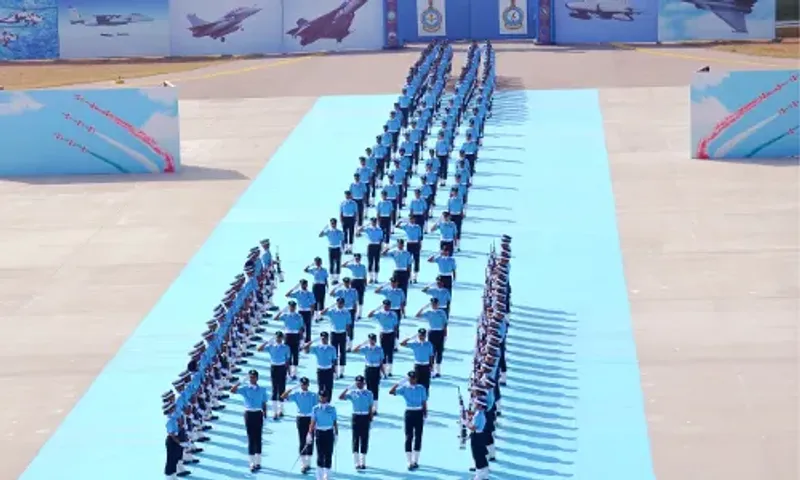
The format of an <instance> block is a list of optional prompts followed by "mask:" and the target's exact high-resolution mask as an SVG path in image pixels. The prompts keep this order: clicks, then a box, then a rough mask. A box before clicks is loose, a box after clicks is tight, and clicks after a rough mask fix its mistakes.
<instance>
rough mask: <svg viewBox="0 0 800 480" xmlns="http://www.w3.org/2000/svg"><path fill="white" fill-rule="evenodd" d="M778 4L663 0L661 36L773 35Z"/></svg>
mask: <svg viewBox="0 0 800 480" xmlns="http://www.w3.org/2000/svg"><path fill="white" fill-rule="evenodd" d="M795 1H796V0H795ZM775 8H776V4H775V0H660V13H659V17H658V39H659V40H660V41H662V42H674V41H682V40H762V39H764V40H769V39H773V38H775Z"/></svg>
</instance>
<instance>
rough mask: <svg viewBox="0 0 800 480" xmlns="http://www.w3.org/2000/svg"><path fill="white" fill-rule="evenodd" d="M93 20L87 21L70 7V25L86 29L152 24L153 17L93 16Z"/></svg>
mask: <svg viewBox="0 0 800 480" xmlns="http://www.w3.org/2000/svg"><path fill="white" fill-rule="evenodd" d="M91 17H93V18H91V19H88V20H87V19H85V18H83V17H82V16H81V14H80V12H78V9H77V8H74V7H69V23H70V24H71V25H83V26H85V27H119V26H122V25H130V24H131V23H141V22H152V21H153V17H148V16H147V15H142V14H141V13H130V14H126V15H120V14H102V15H91Z"/></svg>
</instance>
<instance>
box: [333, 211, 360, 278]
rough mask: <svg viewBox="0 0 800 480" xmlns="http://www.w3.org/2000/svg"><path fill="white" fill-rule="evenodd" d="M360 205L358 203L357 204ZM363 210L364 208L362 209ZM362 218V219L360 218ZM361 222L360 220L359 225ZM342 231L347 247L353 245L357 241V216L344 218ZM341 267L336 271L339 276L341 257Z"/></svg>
mask: <svg viewBox="0 0 800 480" xmlns="http://www.w3.org/2000/svg"><path fill="white" fill-rule="evenodd" d="M356 203H358V202H356ZM362 209H363V207H362ZM358 218H360V217H358ZM360 223H361V221H360V220H359V224H360ZM342 230H343V231H344V244H345V245H352V244H353V243H355V241H356V216H355V215H354V216H352V217H342ZM339 262H340V263H339V266H338V267H337V268H338V270H337V271H336V273H337V274H339V273H341V271H342V265H341V257H339Z"/></svg>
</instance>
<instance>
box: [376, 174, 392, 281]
mask: <svg viewBox="0 0 800 480" xmlns="http://www.w3.org/2000/svg"><path fill="white" fill-rule="evenodd" d="M376 210H377V211H378V224H379V226H380V228H381V232H382V233H383V238H382V241H383V243H389V238H390V237H391V235H392V218H393V217H394V202H392V201H391V200H389V192H388V191H387V190H385V189H384V190H383V191H382V192H381V200H380V201H379V202H378V205H377V207H376ZM376 272H377V270H376Z"/></svg>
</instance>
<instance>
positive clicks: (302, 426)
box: [296, 416, 314, 456]
mask: <svg viewBox="0 0 800 480" xmlns="http://www.w3.org/2000/svg"><path fill="white" fill-rule="evenodd" d="M296 423H297V440H298V441H299V442H300V447H299V451H298V452H297V453H298V454H299V455H309V456H311V455H314V442H311V443H306V437H308V427H309V426H310V425H311V417H300V416H298V417H297V422H296Z"/></svg>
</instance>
